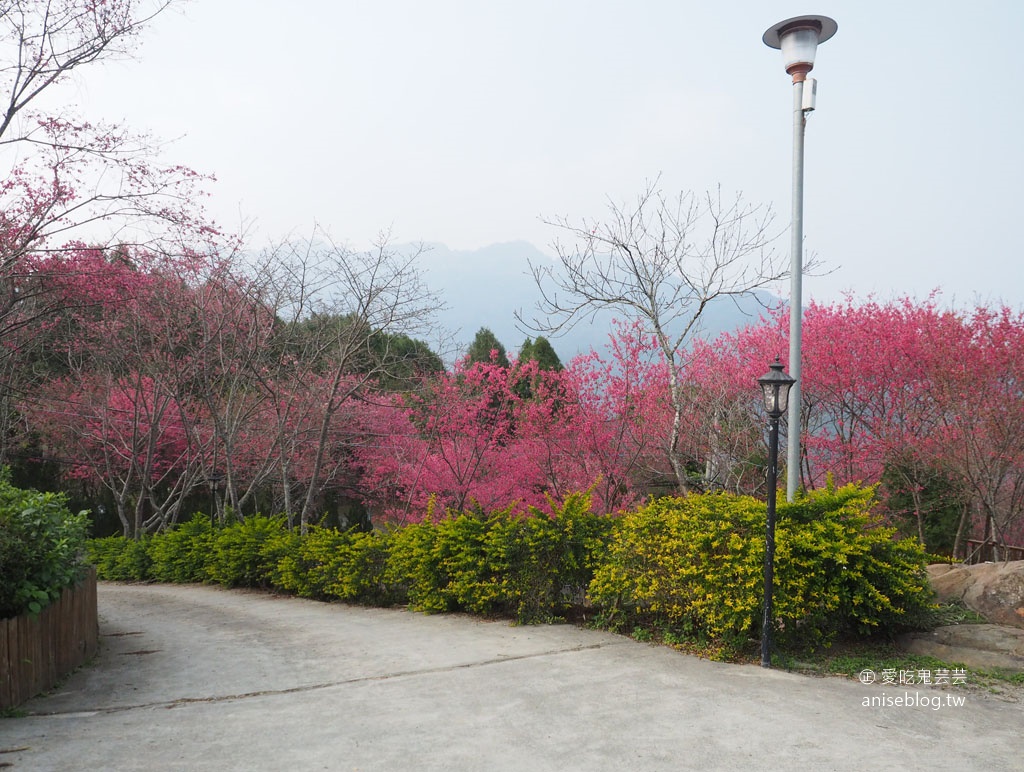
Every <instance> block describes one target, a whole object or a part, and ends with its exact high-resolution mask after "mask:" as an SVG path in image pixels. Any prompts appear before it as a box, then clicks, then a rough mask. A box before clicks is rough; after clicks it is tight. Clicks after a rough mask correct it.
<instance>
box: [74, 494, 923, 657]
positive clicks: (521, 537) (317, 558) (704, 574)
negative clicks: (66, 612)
mask: <svg viewBox="0 0 1024 772" xmlns="http://www.w3.org/2000/svg"><path fill="white" fill-rule="evenodd" d="M872 502H873V490H872V489H864V488H857V487H855V486H847V487H845V488H841V489H839V490H836V489H834V488H828V489H825V490H821V491H815V492H812V493H810V494H808V495H806V496H804V497H802V498H800V499H798V501H797V502H795V503H793V504H781V505H780V507H779V513H778V514H779V518H778V524H777V528H776V563H775V625H776V629H775V632H774V634H775V640H776V641H777V642H778V643H779V644H782V645H786V646H788V645H791V644H799V645H805V644H811V645H821V644H827V643H828V642H830V641H831V640H832V639H833V638H834V637H835V636H836V635H838V634H840V633H843V632H856V633H865V632H887V633H888V632H893V631H895V630H897V629H899V628H900V627H901V626H909V625H911V624H914V623H915V620H919V619H921V618H922V617H923V612H924V611H926V610H927V609H928V608H929V607H930V591H929V590H928V589H926V588H927V583H926V579H925V573H924V565H925V560H926V558H925V554H924V552H923V550H922V548H921V546H920V545H919V544H917V542H916V541H914V540H903V541H900V540H897V539H895V538H894V536H895V532H894V530H893V529H891V528H884V527H881V526H880V525H879V524H878V521H877V519H876V518H875V517H874V516H873V515H872V514H871V507H872ZM764 527H765V504H764V502H762V501H758V500H756V499H753V498H749V497H740V496H731V495H721V494H719V495H712V494H709V495H703V496H690V497H687V498H665V499H659V500H656V501H652V502H650V503H648V504H647V505H645V506H643V507H641V508H640V509H639V510H637V511H635V512H632V513H628V514H626V515H623V516H622V517H619V518H611V517H607V516H600V515H595V514H593V513H592V512H591V501H590V498H589V496H587V495H586V494H575V495H572V496H569V497H567V498H566V500H565V503H564V504H562V505H556V504H555V503H554V502H550V512H542V511H538V510H536V509H532V510H531V511H530V512H529V513H528V514H527V515H526V516H521V515H515V514H512V512H511V510H510V509H504V510H498V511H495V512H491V513H489V514H487V513H483V512H471V513H470V512H467V513H447V514H446V515H445V516H443V517H437V518H435V517H434V516H433V512H432V511H431V512H428V516H427V518H426V519H425V520H424V521H423V522H421V523H415V524H412V525H407V526H405V527H402V528H398V529H396V530H394V531H392V532H389V533H381V532H379V531H375V532H371V533H364V532H360V531H355V530H350V531H345V532H341V531H337V530H335V529H332V528H311V529H310V530H309V532H308V533H307V534H305V535H302V534H300V533H299V532H297V531H288V530H286V529H285V527H284V521H283V519H282V518H265V517H252V518H248V519H247V520H246V521H245V522H243V523H232V524H230V525H227V526H223V527H217V528H213V529H211V528H210V526H209V525H208V524H207V523H206V522H205V519H203V520H199V519H196V520H193V521H192V522H190V523H187V524H185V525H183V526H180V527H179V528H178V529H177V530H176V531H169V532H165V533H162V534H158V535H156V536H153V537H151V538H150V539H148V540H145V541H138V542H136V541H131V540H127V539H123V538H121V537H113V538H110V539H99V540H95V541H93V542H91V544H90V556H91V558H92V560H93V561H94V562H95V563H96V565H97V568H98V571H99V575H100V577H101V578H104V579H128V580H148V579H154V578H157V579H161V580H166V581H189V580H190V579H189V578H190V577H191V580H193V581H196V580H207V581H215V582H219V583H221V584H225V585H228V586H237V585H241V586H257V587H259V586H262V587H267V586H269V587H273V588H276V589H279V590H283V591H285V592H292V593H295V594H297V595H301V596H303V597H309V598H318V599H323V600H335V599H338V600H345V601H349V602H357V603H368V604H375V605H389V604H392V603H408V604H409V605H410V606H411V607H413V608H415V609H418V610H421V611H427V612H440V611H468V612H472V613H478V614H494V615H504V616H509V617H511V618H513V619H515V620H516V621H518V622H521V623H528V622H540V621H547V620H551V619H553V618H556V617H558V616H560V615H563V614H565V613H566V611H568V610H569V609H571V608H572V607H574V606H580V605H582V604H583V603H584V600H585V598H584V593H585V592H586V591H587V590H588V588H589V599H590V602H591V603H592V604H593V605H594V606H595V608H594V611H595V612H596V613H597V614H599V615H600V616H602V617H603V618H604V619H605V620H606V622H607V623H608V624H609V625H610V626H613V627H623V628H625V629H629V630H633V631H634V632H636V631H637V630H639V632H638V633H637V635H640V636H649V635H652V634H653V633H652V631H657V632H658V633H659V634H660V635H661V637H662V639H663V640H666V641H668V640H670V639H671V640H673V641H678V642H682V641H694V640H696V641H697V642H699V643H702V644H703V645H704V650H705V652H712V651H715V650H718V651H720V652H723V653H725V654H726V655H728V654H730V653H735V652H737V651H738V650H739V649H740V648H742V647H743V646H744V645H745V644H746V643H747V642H748V641H749V640H750V639H756V637H757V636H758V635H759V634H760V617H761V602H762V596H763V585H762V568H763V559H764Z"/></svg>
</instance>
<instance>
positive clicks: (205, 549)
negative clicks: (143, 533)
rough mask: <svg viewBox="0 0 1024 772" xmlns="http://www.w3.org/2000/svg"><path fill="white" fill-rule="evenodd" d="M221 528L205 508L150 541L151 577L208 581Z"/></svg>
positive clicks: (181, 580) (177, 580)
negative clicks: (216, 525) (203, 512)
mask: <svg viewBox="0 0 1024 772" xmlns="http://www.w3.org/2000/svg"><path fill="white" fill-rule="evenodd" d="M216 539H217V531H216V529H215V528H214V526H213V524H212V523H211V522H210V518H209V517H207V516H206V515H204V514H202V513H201V512H199V513H196V515H194V516H193V518H192V519H191V520H189V521H187V522H184V523H181V524H180V525H178V526H177V527H176V528H173V529H171V530H169V531H164V532H163V533H161V534H160V535H159V536H157V537H155V538H152V539H151V540H150V542H149V545H150V546H149V557H150V559H151V561H152V563H151V565H150V567H149V572H148V573H149V578H151V579H153V580H155V581H157V582H177V583H188V582H205V581H207V580H208V579H209V578H210V573H209V569H208V565H209V559H210V554H211V550H212V549H213V545H214V543H215V542H216Z"/></svg>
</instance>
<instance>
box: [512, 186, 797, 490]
mask: <svg viewBox="0 0 1024 772" xmlns="http://www.w3.org/2000/svg"><path fill="white" fill-rule="evenodd" d="M773 220H774V217H773V214H772V211H771V209H770V208H769V207H763V206H755V205H750V204H747V203H746V202H745V201H744V200H743V199H742V197H741V196H739V195H737V196H736V197H734V198H732V199H729V200H726V199H723V197H722V194H721V191H720V190H718V191H714V192H707V193H705V194H704V195H697V194H694V193H689V192H684V193H681V194H679V195H678V196H676V197H674V198H668V197H666V196H665V195H663V194H662V193H661V192H660V191H659V190H658V189H657V188H656V186H655V185H648V187H647V188H646V189H645V190H644V192H643V193H642V194H640V196H638V198H637V200H636V203H635V204H634V205H633V206H631V207H622V206H618V205H611V206H610V207H609V216H608V218H607V219H606V220H593V221H591V220H585V219H584V220H582V221H580V222H578V223H577V222H571V221H569V220H568V219H567V218H556V219H553V220H548V221H547V222H548V223H549V224H551V225H554V226H556V227H558V228H560V229H561V230H562V231H564V232H565V233H566V234H568V236H569V243H568V244H566V243H563V242H561V241H557V242H556V243H555V245H554V246H555V251H556V255H557V257H556V259H555V260H554V261H553V262H552V263H551V264H535V265H534V264H531V270H532V272H533V277H534V279H535V280H536V282H537V286H538V288H539V289H540V291H541V300H540V301H539V302H538V304H537V314H536V315H535V316H533V317H531V318H526V317H524V316H523V315H522V314H519V315H518V320H519V323H520V324H521V325H523V326H524V327H526V328H528V329H530V330H534V331H539V332H545V333H547V334H551V335H558V334H559V333H561V332H564V331H566V330H568V329H570V328H571V327H573V326H574V325H575V324H577V323H579V322H581V321H586V320H590V319H592V318H593V316H594V314H596V313H597V312H599V311H602V310H611V311H614V312H617V313H618V314H620V315H621V316H622V317H624V318H626V319H629V320H637V321H639V322H641V323H642V325H643V327H644V329H645V331H646V332H648V333H650V334H652V335H654V336H655V338H656V340H657V343H658V348H659V349H660V351H661V354H662V356H664V358H665V361H666V363H667V365H668V377H669V393H670V396H671V402H672V408H673V421H672V427H671V430H670V432H669V433H668V440H667V447H666V448H665V452H666V454H667V455H668V459H669V461H670V463H671V465H672V469H673V472H674V473H675V477H676V481H677V483H678V485H679V487H680V489H682V490H684V491H686V490H690V489H691V488H692V483H691V481H690V480H689V478H688V475H687V470H686V461H687V459H686V454H685V453H684V452H682V448H681V440H682V434H683V432H682V427H683V417H684V414H685V413H686V411H687V410H688V409H689V408H690V407H692V405H691V404H690V402H689V400H688V391H687V388H686V384H685V383H683V382H682V379H681V377H680V373H681V370H682V369H683V366H684V364H685V361H686V356H687V354H686V345H687V343H688V341H689V340H690V339H691V338H692V336H693V335H695V334H696V333H697V332H698V331H699V330H700V323H701V317H702V315H703V313H704V311H705V310H706V309H707V307H708V304H710V303H711V302H712V301H715V300H717V299H719V298H733V299H734V300H735V299H736V298H738V297H739V296H743V295H749V294H750V293H753V292H754V291H755V290H758V289H761V288H764V287H767V286H770V285H771V284H772V283H774V282H777V281H778V280H780V279H781V278H783V277H784V276H786V275H787V269H786V267H785V266H784V265H783V262H782V260H781V259H780V257H779V255H778V254H777V253H776V252H775V250H774V249H772V242H773V241H774V234H773V233H772V231H771V228H772V224H773Z"/></svg>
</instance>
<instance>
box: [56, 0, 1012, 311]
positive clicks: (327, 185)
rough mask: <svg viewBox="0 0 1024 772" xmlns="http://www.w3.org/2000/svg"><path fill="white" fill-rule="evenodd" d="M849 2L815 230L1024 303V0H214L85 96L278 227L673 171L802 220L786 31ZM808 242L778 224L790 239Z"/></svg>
mask: <svg viewBox="0 0 1024 772" xmlns="http://www.w3.org/2000/svg"><path fill="white" fill-rule="evenodd" d="M804 13H816V14H824V15H827V16H832V17H833V18H835V19H836V21H837V22H838V23H839V32H838V33H837V34H836V36H835V37H834V38H833V39H832V40H830V41H828V42H827V43H825V44H823V45H822V46H821V47H820V48H819V50H818V59H817V64H816V67H815V70H814V73H813V75H814V76H815V77H817V78H818V83H819V85H818V109H817V111H816V112H814V113H813V114H812V115H811V116H810V119H809V122H808V129H807V155H806V158H807V161H806V164H807V166H806V206H805V235H806V248H807V249H808V250H809V251H813V252H814V253H816V254H817V255H818V257H819V258H820V259H821V260H823V261H824V262H825V263H826V264H827V266H828V267H829V268H830V269H831V270H832V273H831V274H829V275H827V276H819V277H809V278H807V279H806V280H805V282H804V292H805V297H807V296H810V297H814V298H818V299H821V300H830V299H836V298H839V297H841V296H842V294H843V293H844V292H845V291H848V290H851V291H853V292H855V293H856V294H857V295H858V296H859V297H863V296H864V295H866V294H868V293H876V294H877V295H879V296H880V297H882V298H883V299H885V298H888V297H891V296H893V295H897V294H911V295H914V296H918V297H923V296H925V295H927V294H928V293H929V292H930V291H931V290H933V289H941V291H942V293H943V297H944V299H945V300H946V301H947V302H953V301H956V302H960V303H966V302H972V301H974V300H983V301H995V300H1002V301H1005V302H1008V303H1010V304H1012V305H1014V306H1018V307H1019V306H1021V305H1024V271H1022V270H1021V260H1022V257H1024V250H1022V245H1024V211H1022V208H1024V207H1022V204H1024V201H1022V199H1024V192H1022V185H1024V117H1022V116H1024V112H1022V103H1024V2H1019V0H1002V2H997V1H996V0H974V2H972V3H971V4H969V5H968V4H966V3H964V2H951V1H950V0H902V1H901V2H892V1H891V0H890V2H876V1H874V0H861V1H860V2H835V1H833V0H817V1H816V2H812V3H806V4H805V3H792V2H782V1H776V0H735V1H732V0H721V1H720V2H717V3H713V2H706V1H704V2H695V1H693V0H632V1H631V2H625V1H623V0H618V1H616V0H586V1H584V0H546V1H541V2H538V1H536V0H515V2H507V1H506V0H488V1H487V2H479V0H476V1H474V0H403V1H399V0H372V1H366V2H364V1H363V0H333V1H332V2H326V1H324V2H321V1H320V0H294V1H293V2H291V3H282V2H279V1H278V2H268V1H267V0H245V2H243V1H242V0H193V1H192V2H190V3H188V4H186V5H184V6H181V7H180V8H179V10H177V11H172V12H170V13H168V14H166V15H164V16H163V17H161V18H160V19H159V20H158V21H157V22H155V23H154V25H153V27H152V28H151V29H150V30H149V31H148V32H147V33H146V34H145V36H144V37H143V45H142V46H141V48H140V50H139V52H138V56H137V58H136V59H135V60H132V61H124V62H116V63H112V64H111V63H108V64H106V65H103V66H102V67H101V68H94V69H87V70H83V71H82V73H81V75H80V76H79V77H78V78H77V79H76V81H75V83H74V84H72V85H71V86H69V87H67V88H65V90H64V91H63V92H62V96H63V97H64V98H65V99H66V100H67V101H70V102H74V103H75V104H77V106H78V108H79V110H80V112H82V113H84V114H85V115H87V116H89V117H106V118H108V119H111V120H124V121H126V122H127V123H129V124H130V125H132V126H133V127H134V128H137V129H147V130H151V131H153V132H154V133H155V134H157V135H158V136H161V137H163V138H167V139H177V141H176V142H174V143H173V144H172V145H171V146H170V147H169V148H168V150H167V158H168V160H173V161H175V162H180V163H184V164H186V165H189V166H192V167H193V168H196V169H197V170H200V171H205V172H211V173H213V174H215V175H216V176H217V178H218V182H217V183H216V184H215V185H214V186H213V188H212V192H213V198H212V200H211V201H210V202H209V204H208V208H209V210H210V212H211V213H212V214H213V216H214V217H215V218H216V219H217V220H218V222H220V223H221V224H222V225H225V226H228V227H237V225H238V223H239V221H240V219H245V220H252V221H254V223H255V226H256V230H255V232H254V235H255V241H256V242H259V241H260V240H263V239H274V238H279V237H282V236H284V235H286V234H288V233H295V234H299V235H304V234H308V232H309V230H310V228H311V226H312V224H313V222H314V221H318V222H320V223H321V224H323V225H324V226H326V227H328V229H329V230H330V232H331V233H332V235H333V236H334V237H335V239H336V240H339V241H343V242H347V243H349V244H350V245H352V246H354V247H361V246H364V245H366V244H368V243H369V241H370V240H371V239H372V238H373V237H374V235H375V234H376V233H377V232H379V231H380V230H381V229H385V228H391V229H392V232H393V234H394V237H395V239H396V240H397V241H398V242H407V241H419V240H423V241H428V242H442V243H444V244H446V245H448V246H449V247H451V248H453V249H463V250H464V249H474V248H477V247H481V246H486V245H489V244H493V243H498V242H507V241H514V240H525V241H529V242H531V243H533V244H534V245H536V246H538V247H540V248H541V249H544V250H546V251H547V250H548V248H549V247H550V244H551V242H552V241H553V240H554V238H555V237H556V236H557V232H556V231H555V230H554V229H552V228H551V227H550V226H547V225H545V224H543V223H542V222H541V221H540V217H541V216H547V217H552V216H557V215H568V216H570V217H573V218H577V217H580V216H587V217H592V216H598V215H601V214H602V213H603V212H605V211H606V207H607V202H608V200H609V199H612V200H615V201H618V202H626V201H628V200H630V199H631V198H633V197H634V196H635V195H636V194H637V193H638V192H639V191H640V190H641V189H642V188H643V187H644V185H645V182H646V180H648V179H651V178H654V177H656V176H658V175H659V174H660V175H661V184H662V187H663V188H664V189H665V190H666V191H678V190H682V189H686V190H691V189H692V190H697V191H702V190H705V189H707V188H712V187H714V186H716V185H719V184H720V185H721V186H722V189H723V191H726V192H736V191H742V193H743V194H744V196H745V198H746V199H748V200H749V201H751V202H763V203H766V204H770V205H772V206H773V207H774V208H775V210H776V212H777V215H778V223H779V224H780V226H785V225H786V224H788V221H789V218H790V184H791V143H792V117H791V116H792V113H791V93H792V92H791V89H792V87H791V85H790V80H789V78H788V76H786V74H785V73H784V71H783V69H782V62H781V56H780V54H779V53H778V52H777V51H774V50H771V49H768V48H767V47H766V46H765V45H764V44H763V43H762V42H761V35H762V33H763V32H764V30H765V29H766V28H767V27H769V26H771V25H772V24H774V23H775V22H777V21H781V20H782V19H785V18H788V17H791V16H796V15H799V14H804ZM788 245H789V241H788V235H786V236H783V238H782V239H780V241H779V242H778V247H779V249H780V250H781V251H783V252H785V253H788V249H789V246H788Z"/></svg>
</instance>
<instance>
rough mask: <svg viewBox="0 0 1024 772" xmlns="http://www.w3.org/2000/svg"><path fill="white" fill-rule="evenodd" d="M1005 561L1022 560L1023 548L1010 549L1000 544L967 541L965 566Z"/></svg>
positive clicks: (977, 540)
mask: <svg viewBox="0 0 1024 772" xmlns="http://www.w3.org/2000/svg"><path fill="white" fill-rule="evenodd" d="M1007 560H1024V547H1012V546H1010V545H1008V544H1003V543H1002V542H998V541H993V540H991V539H989V540H988V541H982V540H980V539H968V540H967V559H966V560H965V561H964V562H965V563H967V564H973V563H1000V562H1003V561H1007Z"/></svg>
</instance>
